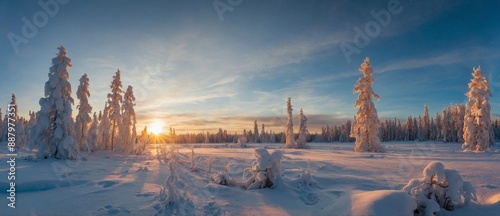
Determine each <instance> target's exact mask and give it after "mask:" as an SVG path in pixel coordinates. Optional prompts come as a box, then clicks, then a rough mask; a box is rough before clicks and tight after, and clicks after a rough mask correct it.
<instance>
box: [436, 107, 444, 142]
mask: <svg viewBox="0 0 500 216" xmlns="http://www.w3.org/2000/svg"><path fill="white" fill-rule="evenodd" d="M435 124H436V137H435V139H434V140H435V141H438V140H442V138H441V131H442V128H441V116H440V115H439V113H438V112H436V121H435Z"/></svg>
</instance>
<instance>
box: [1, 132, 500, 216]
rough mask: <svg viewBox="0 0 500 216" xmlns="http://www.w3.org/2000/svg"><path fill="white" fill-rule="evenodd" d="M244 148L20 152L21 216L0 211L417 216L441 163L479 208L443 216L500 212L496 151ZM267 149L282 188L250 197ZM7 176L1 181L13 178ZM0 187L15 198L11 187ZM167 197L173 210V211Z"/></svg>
mask: <svg viewBox="0 0 500 216" xmlns="http://www.w3.org/2000/svg"><path fill="white" fill-rule="evenodd" d="M247 145H248V146H249V148H231V147H234V146H232V145H228V144H193V145H176V146H177V147H178V148H175V149H172V150H171V149H169V148H163V149H162V148H160V147H161V146H172V145H170V144H167V145H149V151H148V152H147V153H145V154H144V155H138V156H134V155H121V154H118V153H113V152H96V153H83V157H82V158H83V159H82V160H78V161H65V160H56V159H52V158H51V159H46V160H40V159H36V157H35V156H34V153H29V152H21V153H20V156H19V157H18V158H17V159H16V162H17V167H16V168H17V169H16V192H17V193H16V209H11V208H9V207H7V201H5V202H4V204H3V205H2V206H1V207H0V210H1V212H2V215H67V214H71V215H126V214H129V215H155V214H159V213H161V214H169V213H173V214H188V215H367V214H368V215H370V214H375V213H383V214H384V215H390V214H394V215H412V212H406V211H405V210H404V209H405V208H406V209H408V208H412V205H411V203H409V202H408V200H407V198H408V197H409V196H408V197H407V196H406V194H404V193H402V190H401V189H402V187H403V186H405V185H406V184H408V181H409V180H410V179H412V178H421V177H422V175H423V174H422V170H423V169H424V168H425V167H426V166H427V164H429V163H430V162H432V161H441V162H442V163H443V164H444V165H445V166H446V168H447V169H453V170H456V171H458V172H459V173H460V175H461V176H462V178H463V180H464V181H468V182H470V183H471V184H472V186H473V187H474V188H475V190H476V195H477V201H473V202H472V203H470V204H469V205H467V206H464V207H461V208H457V209H455V210H454V211H453V212H450V211H446V210H444V209H441V210H440V212H439V215H471V214H474V215H476V216H478V215H494V214H497V213H498V212H500V177H499V175H498V171H499V167H500V166H499V165H500V148H499V147H498V146H494V148H493V149H492V150H491V151H490V152H483V153H476V152H462V151H461V144H459V143H434V142H420V143H419V142H394V143H391V142H389V143H384V144H383V145H384V146H385V147H386V150H387V152H386V153H355V152H353V149H354V144H353V143H310V144H309V145H310V146H311V149H300V150H297V149H280V147H282V144H247ZM157 147H158V148H157ZM262 147H264V148H266V149H267V150H268V151H269V153H272V152H274V151H277V150H279V151H281V152H282V153H283V158H282V159H281V173H282V177H281V182H279V183H278V184H277V185H275V187H273V188H272V189H269V188H264V189H256V190H246V189H244V188H243V187H241V182H242V176H243V174H244V170H245V169H246V168H250V167H251V165H252V162H254V161H255V155H254V151H255V149H256V148H262ZM191 148H192V149H194V160H192V158H191V154H192V150H191ZM2 153H3V154H2V155H6V152H2ZM172 155H174V156H172ZM174 158H175V159H174ZM210 158H212V159H210ZM2 160H3V161H8V159H7V158H6V157H5V156H2ZM173 160H175V162H172V161H173ZM211 160H212V162H210V161H211ZM193 162H194V164H193ZM210 164H211V170H210V172H209V166H210ZM170 166H172V170H174V173H175V174H174V175H171V171H170V169H171V167H170ZM4 167H5V168H2V169H1V170H0V175H1V176H7V175H8V172H9V170H8V168H7V166H4ZM308 167H310V169H309V170H308ZM224 171H227V174H228V177H229V178H231V179H229V180H231V181H228V182H229V184H228V185H219V184H216V183H214V182H213V181H212V176H213V175H214V174H216V173H219V172H224ZM169 176H174V178H170V180H171V181H169V182H170V183H169V184H171V188H174V189H171V190H172V191H169V190H168V187H167V186H165V185H166V184H167V182H166V180H167V178H168V177H169ZM0 185H2V188H1V190H2V191H6V190H8V188H6V187H7V184H6V183H5V182H1V183H0ZM172 185H173V186H172ZM160 188H163V189H164V191H163V193H160ZM388 190H396V191H388ZM169 193H170V195H171V197H170V198H172V199H173V200H171V201H172V202H168V203H166V202H165V201H166V200H169V198H168V197H169ZM172 193H173V195H172ZM176 208H177V209H178V210H179V211H174V209H176ZM169 211H171V212H169ZM403 212H404V213H403Z"/></svg>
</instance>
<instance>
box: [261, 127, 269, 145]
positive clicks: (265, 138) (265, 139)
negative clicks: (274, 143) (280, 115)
mask: <svg viewBox="0 0 500 216" xmlns="http://www.w3.org/2000/svg"><path fill="white" fill-rule="evenodd" d="M260 142H264V143H265V142H268V140H267V136H266V130H265V126H264V124H262V129H261V130H260Z"/></svg>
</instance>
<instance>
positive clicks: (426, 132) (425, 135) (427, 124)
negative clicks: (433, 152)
mask: <svg viewBox="0 0 500 216" xmlns="http://www.w3.org/2000/svg"><path fill="white" fill-rule="evenodd" d="M422 120H423V128H422V140H423V141H427V140H429V139H430V135H431V121H430V116H429V107H428V106H427V104H425V105H424V117H423V119H422Z"/></svg>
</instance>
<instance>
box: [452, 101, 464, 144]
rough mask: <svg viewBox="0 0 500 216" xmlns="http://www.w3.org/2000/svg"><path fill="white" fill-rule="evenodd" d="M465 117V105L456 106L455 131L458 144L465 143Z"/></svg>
mask: <svg viewBox="0 0 500 216" xmlns="http://www.w3.org/2000/svg"><path fill="white" fill-rule="evenodd" d="M464 116H465V105H463V104H457V105H456V106H455V112H454V115H453V119H455V131H456V138H457V142H463V141H464Z"/></svg>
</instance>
